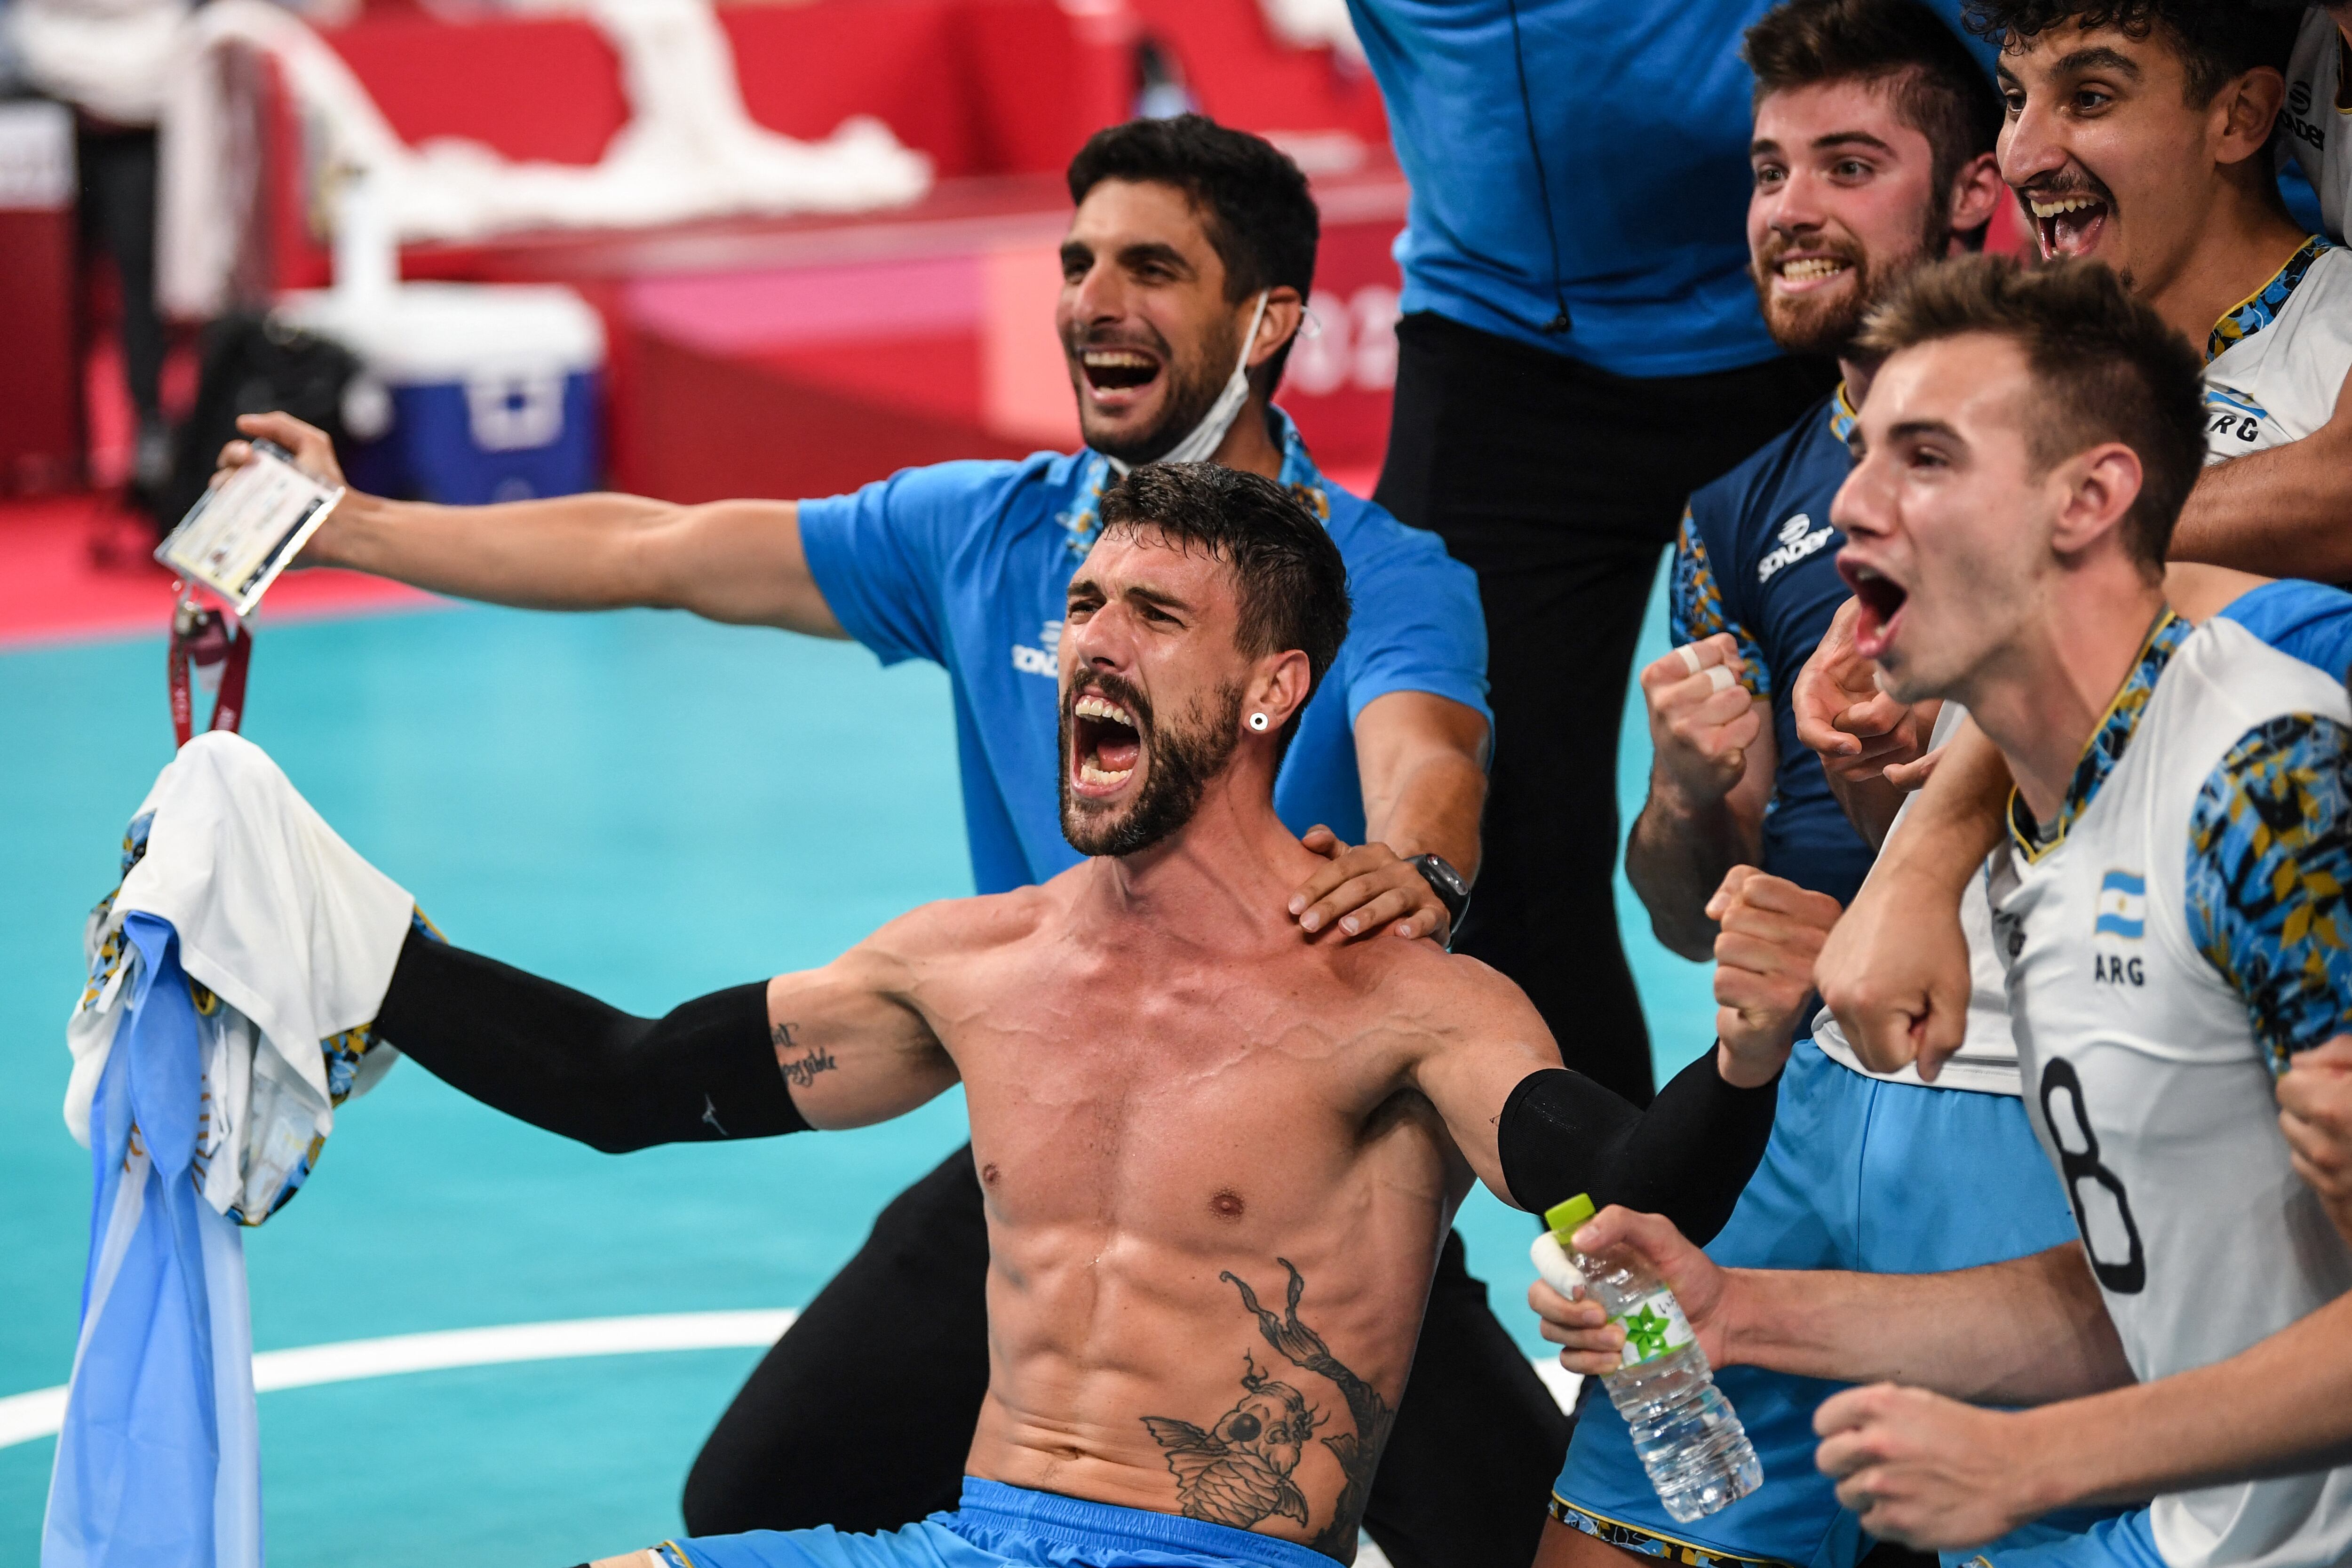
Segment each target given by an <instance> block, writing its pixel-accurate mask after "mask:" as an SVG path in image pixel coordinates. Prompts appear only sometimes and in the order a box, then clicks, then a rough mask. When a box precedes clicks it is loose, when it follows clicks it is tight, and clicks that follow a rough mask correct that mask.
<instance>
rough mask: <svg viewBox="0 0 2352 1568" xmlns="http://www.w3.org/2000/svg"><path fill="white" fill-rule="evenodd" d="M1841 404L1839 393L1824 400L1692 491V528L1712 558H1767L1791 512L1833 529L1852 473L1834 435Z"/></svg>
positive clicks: (1840, 441)
mask: <svg viewBox="0 0 2352 1568" xmlns="http://www.w3.org/2000/svg"><path fill="white" fill-rule="evenodd" d="M1836 399H1837V394H1836V393H1834V392H1832V393H1830V394H1828V395H1825V396H1823V397H1822V399H1821V400H1820V401H1818V402H1816V403H1814V404H1813V405H1811V407H1809V408H1807V409H1806V410H1805V412H1804V413H1803V414H1802V415H1801V416H1799V417H1798V419H1797V421H1796V422H1795V423H1794V424H1792V425H1790V426H1789V427H1788V428H1787V429H1785V430H1783V431H1781V432H1780V434H1779V435H1778V436H1775V437H1772V438H1771V439H1770V440H1769V441H1767V442H1765V443H1764V445H1763V446H1761V447H1758V448H1757V449H1756V450H1755V451H1753V452H1751V453H1749V454H1748V457H1747V458H1745V459H1744V460H1742V461H1741V462H1740V464H1739V466H1738V467H1737V468H1733V469H1732V470H1731V471H1730V472H1729V473H1727V474H1725V475H1724V476H1723V477H1722V478H1721V479H1716V480H1714V481H1712V482H1711V483H1708V484H1706V485H1703V486H1701V487H1700V488H1699V489H1696V490H1694V491H1693V492H1692V493H1691V499H1690V511H1691V526H1692V527H1693V529H1695V530H1696V531H1697V532H1698V534H1699V536H1700V539H1701V542H1703V543H1704V544H1705V545H1706V549H1707V551H1708V553H1710V554H1712V555H1715V556H1717V557H1719V558H1722V559H1725V560H1727V561H1728V560H1730V559H1733V558H1739V559H1746V558H1751V557H1757V556H1761V555H1763V554H1765V553H1766V552H1769V550H1770V549H1771V548H1773V546H1774V544H1775V542H1776V541H1777V538H1778V535H1779V534H1780V532H1781V531H1783V530H1784V529H1785V527H1786V526H1787V524H1788V522H1789V521H1790V517H1791V515H1792V514H1791V510H1790V509H1791V508H1794V509H1796V510H1801V511H1805V512H1807V513H1808V516H1809V520H1810V521H1812V522H1813V523H1815V525H1816V526H1818V527H1822V528H1826V527H1827V526H1829V502H1830V500H1831V498H1832V497H1833V496H1835V495H1836V494H1837V488H1838V486H1840V485H1842V484H1843V483H1844V482H1845V478H1846V475H1847V473H1848V472H1849V471H1850V470H1851V468H1853V459H1852V458H1851V457H1850V456H1849V455H1848V453H1847V450H1846V446H1845V442H1844V440H1843V438H1842V437H1840V436H1839V435H1838V433H1837V427H1836V419H1835V415H1836V407H1835V405H1836ZM1814 512H1818V513H1819V516H1818V517H1812V516H1811V514H1812V513H1814Z"/></svg>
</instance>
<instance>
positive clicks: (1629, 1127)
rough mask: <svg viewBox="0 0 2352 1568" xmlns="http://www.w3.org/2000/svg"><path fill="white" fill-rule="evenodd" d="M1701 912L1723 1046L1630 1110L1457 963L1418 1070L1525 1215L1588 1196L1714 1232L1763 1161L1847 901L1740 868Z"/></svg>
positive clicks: (1503, 985)
mask: <svg viewBox="0 0 2352 1568" xmlns="http://www.w3.org/2000/svg"><path fill="white" fill-rule="evenodd" d="M1706 908H1707V914H1708V916H1709V918H1710V919H1712V920H1714V921H1717V922H1718V924H1719V925H1720V926H1721V928H1722V934H1721V935H1719V936H1718V937H1717V939H1716V959H1717V962H1716V1000H1717V1003H1718V1004H1719V1006H1718V1008H1717V1014H1716V1030H1717V1041H1716V1048H1715V1049H1714V1050H1711V1051H1709V1052H1707V1053H1706V1055H1705V1056H1703V1057H1701V1058H1699V1059H1698V1060H1696V1061H1695V1062H1693V1063H1692V1064H1691V1065H1690V1066H1689V1067H1687V1068H1684V1069H1683V1071H1682V1072H1681V1073H1679V1074H1678V1075H1676V1077H1675V1079H1674V1081H1673V1082H1671V1083H1669V1084H1667V1085H1666V1087H1665V1089H1664V1090H1662V1091H1661V1092H1660V1093H1659V1095H1658V1098H1657V1099H1656V1100H1654V1102H1652V1104H1651V1105H1650V1107H1649V1109H1648V1110H1636V1109H1635V1108H1634V1107H1633V1106H1632V1105H1629V1104H1627V1103H1626V1102H1625V1101H1624V1100H1621V1099H1619V1098H1618V1097H1617V1096H1616V1095H1614V1094H1612V1093H1611V1092H1610V1091H1609V1090H1607V1089H1603V1088H1601V1086H1600V1085H1599V1084H1597V1083H1594V1082H1593V1081H1592V1080H1591V1079H1588V1078H1586V1077H1584V1076H1583V1075H1582V1074H1581V1073H1575V1072H1570V1071H1569V1070H1568V1069H1566V1068H1560V1067H1557V1066H1553V1065H1551V1064H1552V1063H1553V1062H1556V1061H1557V1060H1558V1055H1557V1048H1556V1047H1554V1046H1553V1045H1552V1042H1551V1038H1550V1036H1549V1033H1548V1032H1547V1031H1546V1030H1545V1028H1544V1026H1543V1020H1542V1019H1541V1018H1540V1017H1539V1016H1538V1015H1537V1014H1536V1011H1535V1008H1534V1007H1533V1006H1532V1005H1530V1004H1529V1003H1528V1000H1527V998H1526V996H1525V995H1524V994H1521V993H1520V992H1519V990H1518V989H1517V987H1516V986H1513V985H1511V984H1509V983H1508V982H1507V981H1504V980H1503V979H1502V978H1501V977H1500V976H1499V975H1496V974H1494V973H1492V972H1490V971H1487V970H1485V969H1484V968H1483V967H1479V968H1469V969H1465V970H1464V971H1463V972H1462V973H1464V974H1465V977H1466V980H1467V984H1465V990H1466V991H1468V993H1469V994H1467V995H1464V994H1458V993H1454V994H1448V996H1447V997H1446V998H1445V1002H1444V1020H1445V1022H1444V1024H1442V1025H1432V1026H1429V1028H1428V1036H1427V1037H1428V1040H1429V1047H1428V1048H1427V1050H1426V1051H1425V1052H1424V1054H1423V1056H1422V1057H1421V1058H1420V1060H1419V1062H1418V1064H1417V1066H1416V1068H1415V1079H1416V1083H1417V1085H1418V1087H1419V1088H1420V1089H1421V1090H1422V1092H1423V1093H1424V1094H1426V1095H1427V1096H1428V1097H1429V1099H1430V1101H1431V1103H1433V1105H1435V1106H1436V1108H1437V1110H1438V1113H1439V1114H1440V1115H1441V1116H1443V1117H1444V1119H1445V1122H1446V1126H1447V1129H1448V1131H1451V1132H1452V1134H1453V1136H1454V1142H1455V1143H1456V1144H1457V1145H1458V1146H1459V1147H1460V1148H1461V1150H1462V1152H1463V1153H1464V1154H1465V1156H1466V1157H1467V1158H1468V1159H1469V1161H1470V1163H1471V1166H1472V1168H1473V1169H1475V1171H1476V1172H1477V1173H1478V1175H1479V1177H1480V1179H1481V1180H1483V1181H1485V1182H1486V1185H1487V1187H1488V1188H1489V1189H1490V1190H1492V1191H1493V1192H1494V1193H1495V1194H1496V1195H1498V1196H1500V1197H1502V1198H1503V1199H1504V1200H1505V1201H1507V1202H1509V1203H1513V1204H1516V1205H1518V1206H1519V1207H1521V1208H1524V1209H1528V1210H1529V1211H1531V1212H1535V1213H1541V1212H1542V1211H1543V1210H1544V1209H1546V1208H1548V1207H1549V1206H1550V1205H1553V1204H1556V1203H1559V1202H1560V1201H1561V1200H1563V1199H1565V1198H1568V1197H1571V1196H1573V1195H1574V1194H1578V1193H1580V1192H1581V1193H1590V1194H1592V1197H1593V1201H1594V1202H1595V1203H1596V1204H1609V1203H1633V1204H1640V1205H1643V1206H1645V1207H1651V1208H1655V1209H1658V1210H1660V1211H1662V1212H1664V1213H1666V1214H1670V1215H1674V1216H1675V1218H1676V1220H1677V1222H1678V1223H1680V1224H1682V1225H1684V1226H1686V1227H1687V1228H1688V1229H1689V1230H1690V1231H1691V1233H1692V1234H1694V1235H1699V1236H1705V1237H1713V1236H1714V1235H1715V1233H1716V1232H1717V1230H1718V1229H1720V1228H1721V1227H1722V1226H1723V1223H1724V1221H1725V1220H1727V1219H1728V1218H1729V1217H1730V1215H1731V1210H1732V1206H1733V1205H1735V1204H1736V1203H1738V1199H1739V1193H1740V1190H1741V1189H1742V1188H1743V1187H1745V1186H1746V1185H1747V1184H1748V1176H1749V1175H1750V1174H1751V1173H1754V1171H1755V1169H1756V1163H1757V1161H1758V1160H1759V1159H1761V1158H1762V1157H1763V1153H1764V1144H1765V1141H1766V1140H1767V1139H1768V1138H1769V1136H1770V1134H1771V1130H1772V1112H1773V1105H1774V1101H1775V1100H1776V1098H1777V1091H1776V1086H1777V1084H1778V1083H1779V1079H1780V1068H1781V1066H1782V1064H1783V1063H1785V1062H1786V1061H1787V1060H1788V1056H1789V1049H1790V1045H1791V1043H1792V1042H1793V1040H1794V1037H1795V1034H1796V1029H1797V1026H1798V1024H1799V1023H1800V1021H1801V1018H1802V1016H1803V1011H1804V1007H1805V1005H1806V1003H1807V1001H1808V999H1809V998H1810V997H1811V992H1812V982H1811V973H1812V963H1813V958H1814V955H1815V954H1816V953H1817V952H1819V951H1820V947H1821V942H1822V935H1823V933H1824V932H1826V931H1828V929H1829V927H1830V925H1831V924H1832V922H1833V921H1835V920H1836V919H1837V912H1838V910H1837V900H1834V899H1831V898H1828V897H1826V896H1825V895H1822V894H1820V893H1811V892H1807V891H1806V890H1805V889H1801V888H1799V887H1797V886H1796V885H1795V884H1794V883H1791V882H1788V881H1784V880H1782V879H1780V878H1778V877H1768V876H1766V875H1764V874H1763V873H1762V872H1760V871H1758V870H1756V869H1754V868H1751V867H1745V866H1742V867H1735V868H1733V870H1732V872H1731V874H1730V875H1729V876H1728V877H1727V878H1726V879H1724V883H1723V886H1722V887H1721V888H1720V889H1717V893H1716V896H1715V897H1714V898H1713V899H1712V900H1708V903H1707V906H1706Z"/></svg>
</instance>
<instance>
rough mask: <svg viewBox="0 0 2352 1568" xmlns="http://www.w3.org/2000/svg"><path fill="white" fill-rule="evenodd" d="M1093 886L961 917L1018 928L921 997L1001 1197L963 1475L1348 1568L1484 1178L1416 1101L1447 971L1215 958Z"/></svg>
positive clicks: (937, 969) (995, 1205)
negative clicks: (1376, 1470)
mask: <svg viewBox="0 0 2352 1568" xmlns="http://www.w3.org/2000/svg"><path fill="white" fill-rule="evenodd" d="M1086 877H1087V868H1079V869H1078V870H1076V871H1073V872H1070V873H1067V874H1066V875H1065V876H1063V877H1060V878H1057V879H1055V880H1054V881H1053V882H1052V883H1049V884H1047V885H1046V886H1045V887H1044V888H1040V889H1029V890H1027V891H1024V892H1022V893H1016V894H1010V895H1006V896H1005V897H1004V898H1003V899H992V900H975V902H974V903H973V904H971V905H967V906H963V907H964V908H965V909H968V910H972V911H973V912H974V914H975V915H976V916H979V917H980V918H981V919H982V920H984V921H985V922H986V923H987V924H989V925H990V926H992V927H1000V928H1001V929H998V930H996V931H992V937H993V940H988V941H983V942H975V943H972V944H970V945H968V946H965V947H963V948H962V949H961V951H959V952H955V953H953V954H951V955H950V956H946V957H942V958H934V959H931V960H928V961H926V962H924V963H922V964H921V965H919V968H918V970H917V972H916V974H915V977H914V983H913V985H912V987H911V990H910V997H911V1000H912V1001H913V1002H914V1004H915V1005H916V1006H917V1007H918V1009H919V1011H920V1012H921V1013H922V1014H923V1016H925V1018H926V1019H927V1020H928V1021H929V1024H930V1026H931V1027H932V1029H933V1031H934V1032H935V1033H937V1035H938V1036H939V1037H940V1040H941V1041H942V1042H943V1043H944V1044H945V1045H946V1047H947V1048H948V1051H949V1053H950V1055H951V1056H952V1057H953V1058H954V1059H955V1063H956V1066H957V1069H958V1071H959V1072H960V1073H961V1077H962V1079H963V1082H964V1088H965V1094H966V1097H967V1101H968V1105H969V1109H970V1113H971V1130H972V1151H973V1155H974V1159H975V1163H976V1164H977V1166H978V1168H979V1171H980V1175H981V1181H982V1186H983V1189H984V1192H985V1195H986V1203H987V1213H988V1226H989V1242H990V1254H991V1263H990V1271H989V1281H988V1310H989V1340H990V1346H989V1350H990V1386H989V1392H988V1398H987V1402H986V1404H985V1405H984V1407H983V1408H982V1414H981V1419H980V1426H979V1429H978V1432H977V1435H976V1436H975V1437H974V1439H973V1443H972V1449H971V1459H970V1463H969V1469H970V1471H971V1473H972V1474H973V1475H976V1476H982V1477H985V1478H988V1479H993V1480H999V1481H1003V1482H1006V1483H1008V1484H1011V1485H1014V1486H1022V1487H1030V1488H1035V1489H1041V1490H1045V1491H1054V1492H1061V1493H1065V1494H1067V1495H1071V1496H1076V1497H1083V1498H1087V1499H1091V1500H1097V1501H1102V1502H1108V1503H1113V1504H1117V1505H1119V1506H1123V1507H1129V1508H1138V1509H1149V1510H1157V1511H1160V1512H1167V1513H1180V1514H1184V1515H1188V1516H1191V1517H1193V1518H1198V1519H1203V1520H1209V1521H1214V1522H1216V1523H1220V1524H1225V1525H1231V1526H1234V1527H1235V1528H1239V1529H1245V1530H1255V1531H1262V1532H1265V1533H1269V1534H1274V1535H1278V1536H1282V1537H1284V1538H1286V1539H1289V1540H1293V1541H1298V1542H1308V1543H1311V1544H1313V1545H1316V1546H1317V1547H1318V1548H1320V1549H1322V1550H1325V1551H1328V1552H1333V1553H1334V1554H1335V1555H1341V1556H1346V1555H1351V1554H1352V1551H1353V1543H1354V1541H1355V1532H1356V1528H1357V1522H1358V1520H1359V1518H1360V1515H1361V1511H1362V1508H1363V1501H1364V1496H1365V1493H1366V1491H1367V1490H1368V1489H1369V1487H1370V1479H1371V1473H1372V1468H1373V1466H1374V1464H1375V1463H1376V1462H1377V1459H1378V1457H1379V1451H1380V1448H1381V1444H1382V1442H1383V1441H1384V1440H1385V1438H1386V1436H1387V1432H1388V1425H1389V1422H1390V1420H1391V1417H1392V1415H1393V1413H1394V1411H1395V1409H1396V1405H1397V1402H1398V1400H1399V1398H1400V1397H1401V1396H1402V1394H1403V1391H1404V1383H1405V1373H1406V1372H1407V1370H1408V1367H1409V1364H1410V1363H1411V1359H1412V1348H1413V1343H1414V1341H1415V1339H1416V1337H1417V1331H1418V1327H1419V1323H1420V1319H1421V1313H1422V1309H1423V1301H1424V1299H1425V1297H1426V1295H1427V1292H1428V1288H1429V1280H1430V1277H1431V1274H1432V1271H1433V1268H1434V1266H1435V1260H1436V1256H1437V1249H1438V1246H1439V1244H1440V1242H1441V1240H1442V1239H1443V1237H1444V1235H1445V1231H1446V1227H1447V1226H1448V1225H1449V1223H1450V1222H1451V1217H1452V1212H1453V1208H1454V1205H1455V1204H1456V1203H1457V1202H1458V1201H1459V1200H1460V1198H1461V1196H1462V1195H1463V1193H1464V1192H1465V1190H1466V1187H1467V1184H1468V1182H1469V1171H1468V1167H1467V1166H1466V1165H1465V1163H1464V1162H1463V1160H1462V1158H1461V1156H1460V1155H1459V1154H1458V1153H1457V1152H1455V1151H1454V1145H1453V1143H1452V1142H1451V1141H1450V1140H1449V1138H1448V1137H1447V1135H1446V1132H1445V1131H1444V1127H1443V1125H1442V1124H1441V1122H1440V1121H1439V1120H1438V1117H1437V1115H1436V1112H1435V1110H1433V1108H1432V1106H1431V1105H1430V1103H1429V1102H1428V1101H1427V1100H1425V1099H1423V1097H1422V1096H1421V1095H1420V1094H1419V1093H1418V1092H1416V1091H1415V1090H1413V1089H1411V1088H1410V1087H1409V1086H1408V1079H1409V1075H1410V1071H1411V1058H1412V1032H1413V1030H1414V1027H1415V1026H1414V1023H1413V1020H1414V1019H1415V1018H1416V1017H1417V1016H1422V1015H1423V1012H1424V1011H1425V1008H1426V1005H1427V1003H1426V996H1427V994H1428V992H1429V989H1430V987H1429V985H1428V982H1429V980H1430V979H1431V978H1432V977H1433V975H1435V974H1436V973H1437V971H1436V968H1435V967H1434V966H1442V965H1445V964H1448V963H1452V962H1454V961H1449V960H1447V959H1445V958H1444V956H1443V955H1442V954H1439V953H1437V952H1436V951H1435V950H1434V949H1433V948H1431V947H1429V946H1428V944H1425V943H1414V944H1411V947H1412V951H1405V949H1406V946H1407V944H1403V943H1377V944H1371V945H1370V947H1369V948H1368V947H1367V946H1363V945H1360V946H1355V947H1325V946H1318V945H1310V944H1308V943H1307V942H1303V941H1302V940H1301V939H1300V937H1299V936H1298V935H1297V931H1296V928H1295V927H1293V928H1289V930H1288V931H1286V932H1281V933H1277V932H1272V931H1269V932H1267V933H1266V934H1265V940H1264V941H1262V942H1255V941H1253V940H1252V939H1251V938H1250V937H1249V936H1248V935H1247V933H1246V932H1244V931H1240V930H1239V929H1238V928H1237V929H1236V930H1235V931H1232V932H1228V933H1225V935H1226V937H1227V938H1228V940H1226V941H1224V942H1221V943H1220V945H1218V946H1217V947H1216V948H1215V949H1214V950H1213V951H1209V950H1205V949H1202V948H1201V947H1199V946H1194V945H1189V944H1184V943H1180V942H1173V941H1171V939H1168V938H1166V937H1165V936H1164V935H1160V934H1157V933H1155V932H1153V931H1151V930H1150V922H1148V921H1134V922H1128V921H1120V920H1118V919H1117V918H1113V919H1110V920H1108V921H1107V920H1105V919H1104V918H1103V913H1102V910H1101V908H1100V907H1099V906H1098V905H1095V904H1091V903H1087V901H1086V900H1084V897H1083V894H1082V891H1081V888H1082V884H1083V882H1084V879H1085V878H1086ZM983 911H984V913H983ZM1391 948H1394V949H1396V950H1398V951H1394V952H1391V951H1384V950H1387V949H1391ZM1497 1109H1498V1110H1499V1106H1498V1107H1497Z"/></svg>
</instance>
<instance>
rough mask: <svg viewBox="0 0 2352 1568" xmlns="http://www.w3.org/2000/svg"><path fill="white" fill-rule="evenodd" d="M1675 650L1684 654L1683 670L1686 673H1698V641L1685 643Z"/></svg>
mask: <svg viewBox="0 0 2352 1568" xmlns="http://www.w3.org/2000/svg"><path fill="white" fill-rule="evenodd" d="M1675 652H1676V653H1678V654H1680V655H1682V656H1683V672H1684V673H1685V675H1696V674H1697V673H1698V645H1697V644H1696V643H1685V644H1683V646H1682V647H1678V648H1676V649H1675Z"/></svg>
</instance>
